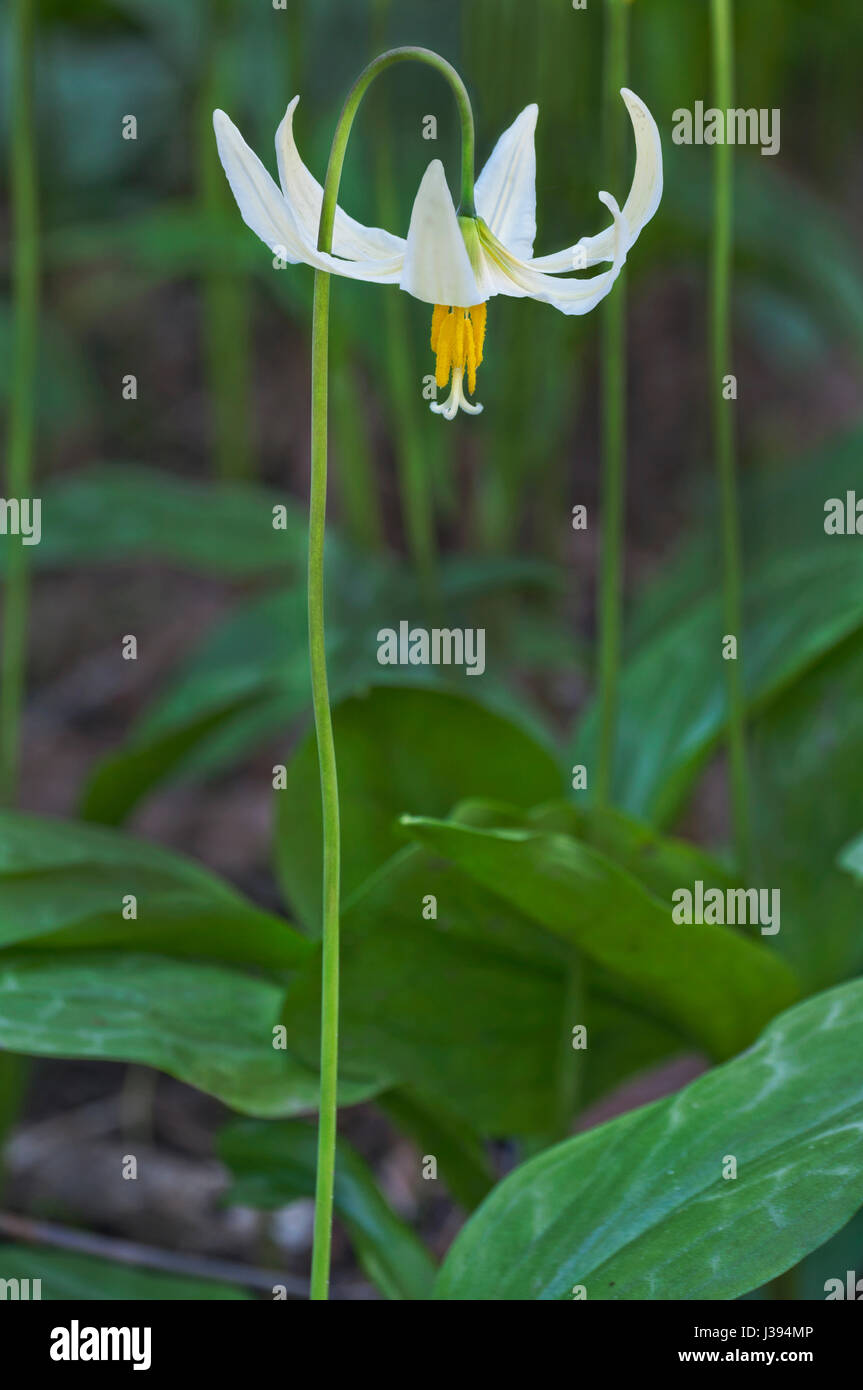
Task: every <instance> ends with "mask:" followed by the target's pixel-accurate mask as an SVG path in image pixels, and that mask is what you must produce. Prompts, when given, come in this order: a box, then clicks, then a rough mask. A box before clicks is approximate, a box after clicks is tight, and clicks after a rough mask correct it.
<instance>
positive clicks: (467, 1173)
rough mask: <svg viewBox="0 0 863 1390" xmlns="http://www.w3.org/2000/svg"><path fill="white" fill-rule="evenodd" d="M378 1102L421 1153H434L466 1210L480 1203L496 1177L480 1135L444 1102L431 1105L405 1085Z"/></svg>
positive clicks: (440, 1169) (445, 1178) (382, 1097)
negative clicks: (411, 1139)
mask: <svg viewBox="0 0 863 1390" xmlns="http://www.w3.org/2000/svg"><path fill="white" fill-rule="evenodd" d="M377 1104H378V1106H379V1107H380V1108H381V1109H382V1110H383V1111H384V1112H385V1114H387V1115H388V1116H389V1118H390V1119H391V1120H392V1121H393V1123H394V1124H396V1125H397V1126H398V1128H399V1129H401V1130H403V1131H404V1132H405V1133H406V1134H409V1135H410V1136H411V1137H412V1138H413V1139H414V1140H415V1142H416V1143H417V1144H418V1146H419V1148H420V1151H421V1152H422V1153H423V1154H434V1156H435V1158H436V1159H437V1164H438V1171H439V1172H440V1174H441V1176H442V1177H443V1179H444V1181H445V1183H446V1185H447V1187H448V1188H449V1190H450V1193H451V1195H452V1196H453V1197H454V1199H455V1200H456V1201H457V1202H459V1203H460V1204H461V1205H462V1206H463V1207H466V1208H467V1210H468V1211H473V1209H474V1207H477V1206H479V1204H480V1202H481V1201H482V1200H483V1198H484V1197H487V1196H488V1194H489V1192H490V1191H491V1189H492V1187H493V1186H494V1181H495V1179H494V1173H493V1171H492V1167H491V1164H490V1163H489V1159H488V1155H487V1153H486V1151H485V1146H484V1144H483V1141H482V1139H481V1137H480V1136H479V1135H478V1134H476V1133H475V1132H474V1131H473V1130H472V1128H471V1127H470V1126H469V1125H468V1124H466V1123H465V1122H464V1120H462V1119H461V1118H460V1117H459V1116H457V1115H453V1113H452V1111H451V1110H449V1109H448V1108H447V1107H446V1106H444V1105H441V1104H438V1105H434V1104H432V1103H431V1102H429V1101H428V1100H426V1099H425V1098H424V1097H423V1096H420V1095H419V1094H418V1093H417V1092H416V1091H411V1090H410V1089H409V1088H408V1087H406V1086H402V1087H399V1088H398V1089H395V1090H392V1091H386V1092H385V1093H384V1094H383V1095H382V1096H378V1098H377Z"/></svg>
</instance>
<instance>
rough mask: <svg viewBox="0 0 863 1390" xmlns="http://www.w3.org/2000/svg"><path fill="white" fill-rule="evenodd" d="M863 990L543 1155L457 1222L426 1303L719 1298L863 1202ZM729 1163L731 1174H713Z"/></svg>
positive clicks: (803, 1011) (788, 1022)
mask: <svg viewBox="0 0 863 1390" xmlns="http://www.w3.org/2000/svg"><path fill="white" fill-rule="evenodd" d="M861 1048H863V982H861V981H855V982H854V983H852V984H848V985H843V986H840V987H839V988H838V989H834V990H831V991H830V992H828V993H826V994H822V995H818V996H816V997H815V998H812V999H808V1000H807V1001H806V1002H805V1003H803V1004H800V1005H798V1006H797V1007H796V1008H794V1009H791V1010H790V1011H789V1012H787V1013H785V1014H783V1015H781V1016H780V1017H779V1018H777V1019H775V1020H774V1021H773V1022H772V1023H771V1024H770V1026H769V1027H768V1028H767V1030H766V1031H765V1033H764V1034H763V1036H762V1037H761V1038H760V1040H759V1041H758V1043H757V1044H756V1045H755V1046H754V1047H753V1048H751V1049H750V1050H749V1051H747V1052H745V1053H744V1054H743V1055H742V1056H740V1057H737V1058H735V1060H734V1061H732V1062H728V1063H726V1064H725V1065H724V1066H720V1067H716V1068H714V1069H713V1070H712V1071H710V1072H708V1073H707V1074H706V1075H705V1076H703V1077H700V1078H699V1079H698V1080H697V1081H695V1082H693V1083H692V1084H691V1085H690V1086H687V1087H685V1088H684V1089H683V1090H682V1091H680V1092H678V1094H677V1095H676V1096H671V1097H668V1098H667V1099H665V1100H661V1101H657V1102H655V1103H654V1104H652V1105H648V1106H645V1107H644V1108H642V1109H639V1110H634V1111H631V1112H630V1113H629V1114H627V1115H623V1116H621V1117H620V1118H618V1119H615V1120H612V1121H611V1122H610V1123H608V1124H604V1125H600V1126H598V1127H597V1128H596V1129H593V1130H589V1131H588V1132H587V1133H585V1134H581V1135H579V1136H577V1137H576V1138H574V1139H569V1140H567V1141H566V1142H565V1143H563V1144H560V1145H557V1146H556V1147H555V1148H553V1149H550V1150H548V1151H547V1152H545V1153H543V1154H541V1155H540V1156H539V1157H538V1158H535V1159H533V1160H531V1161H530V1162H529V1163H526V1164H524V1165H523V1167H521V1168H519V1169H517V1170H516V1172H515V1173H513V1174H511V1175H510V1176H509V1177H508V1178H506V1179H505V1180H504V1182H502V1183H501V1184H500V1185H499V1186H498V1187H497V1188H495V1190H494V1192H493V1193H492V1194H491V1196H490V1197H489V1198H488V1200H487V1201H486V1202H484V1203H483V1205H482V1206H481V1207H480V1209H479V1211H478V1212H476V1214H475V1215H474V1216H473V1217H472V1218H471V1219H470V1221H468V1223H467V1225H466V1226H465V1227H464V1229H463V1230H462V1232H461V1234H460V1235H459V1237H458V1239H457V1240H456V1242H455V1244H454V1246H453V1247H452V1249H451V1250H450V1252H449V1255H448V1256H447V1259H446V1261H445V1263H444V1266H443V1268H442V1270H441V1273H440V1275H439V1278H438V1283H437V1286H436V1297H438V1298H441V1299H483V1300H513V1299H518V1300H563V1299H571V1298H572V1297H573V1291H574V1290H575V1289H576V1288H577V1287H578V1286H582V1287H583V1288H584V1289H585V1290H586V1296H587V1298H588V1299H607V1300H617V1299H620V1300H634V1299H644V1300H651V1301H654V1300H661V1299H668V1300H676V1299H679V1300H702V1299H732V1298H736V1297H738V1296H739V1295H740V1294H742V1293H746V1292H748V1291H749V1290H750V1289H753V1288H757V1287H758V1286H759V1285H761V1284H763V1283H765V1282H766V1281H767V1280H768V1279H771V1278H773V1277H775V1276H776V1275H777V1274H780V1273H782V1272H783V1271H784V1270H786V1269H788V1268H790V1267H791V1266H792V1265H794V1264H795V1263H796V1262H797V1261H799V1260H800V1259H802V1258H803V1256H804V1255H806V1254H808V1252H809V1251H811V1250H813V1249H815V1248H816V1247H817V1246H819V1245H821V1244H822V1243H823V1242H824V1241H825V1240H827V1239H829V1237H830V1236H832V1235H833V1233H834V1232H835V1231H837V1230H839V1229H840V1228H841V1227H842V1226H843V1225H844V1223H845V1222H846V1221H848V1220H849V1218H850V1217H851V1216H852V1215H853V1213H854V1212H855V1211H856V1210H857V1208H858V1206H859V1205H860V1203H861V1201H863V1167H861V1164H860V1144H861V1136H863V1075H861V1070H860V1065H859V1057H860V1052H861ZM729 1157H733V1158H734V1159H736V1162H737V1177H736V1178H734V1179H731V1178H727V1179H726V1178H723V1167H724V1165H726V1164H727V1163H728V1159H729Z"/></svg>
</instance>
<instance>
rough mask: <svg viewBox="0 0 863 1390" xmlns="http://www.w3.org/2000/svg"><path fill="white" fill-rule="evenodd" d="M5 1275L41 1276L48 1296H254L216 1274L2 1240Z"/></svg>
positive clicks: (1, 1274)
mask: <svg viewBox="0 0 863 1390" xmlns="http://www.w3.org/2000/svg"><path fill="white" fill-rule="evenodd" d="M0 1279H30V1280H33V1279H41V1281H42V1288H41V1296H42V1299H43V1301H45V1300H51V1299H55V1300H60V1299H62V1300H67V1301H68V1300H74V1301H75V1302H78V1301H79V1300H93V1299H98V1300H100V1301H104V1302H112V1301H113V1300H114V1299H129V1300H131V1301H134V1302H136V1303H140V1302H145V1301H149V1302H161V1303H176V1302H179V1301H181V1300H189V1299H191V1300H193V1301H201V1302H203V1301H209V1300H213V1299H215V1300H217V1301H220V1300H221V1301H224V1300H240V1299H249V1298H251V1295H250V1294H248V1293H246V1291H245V1290H244V1289H239V1288H235V1287H234V1286H233V1285H231V1284H219V1283H216V1281H215V1280H212V1279H187V1278H184V1277H181V1276H179V1275H173V1274H162V1273H161V1272H160V1273H155V1272H152V1271H150V1270H147V1269H138V1268H135V1267H131V1266H129V1265H123V1264H118V1263H115V1261H113V1260H105V1259H101V1258H99V1257H98V1256H95V1255H77V1254H72V1253H71V1252H69V1251H66V1250H46V1249H45V1248H44V1247H36V1248H34V1247H32V1246H29V1245H0ZM31 1289H32V1285H31ZM31 1297H32V1293H31Z"/></svg>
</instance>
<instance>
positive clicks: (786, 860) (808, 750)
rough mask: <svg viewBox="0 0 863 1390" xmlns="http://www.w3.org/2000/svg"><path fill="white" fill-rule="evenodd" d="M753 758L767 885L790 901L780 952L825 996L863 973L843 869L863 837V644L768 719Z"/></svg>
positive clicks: (803, 685)
mask: <svg viewBox="0 0 863 1390" xmlns="http://www.w3.org/2000/svg"><path fill="white" fill-rule="evenodd" d="M750 749H751V752H750V776H751V785H752V826H753V835H754V841H755V847H756V853H757V855H758V866H759V877H760V878H761V879H762V881H763V882H766V883H769V884H771V885H773V886H775V887H777V888H778V889H779V890H780V892H781V894H782V931H781V932H780V934H779V936H778V937H777V946H778V948H779V949H780V950H781V951H782V952H783V954H784V955H785V956H786V957H787V959H788V960H789V961H790V962H791V964H792V965H793V966H794V968H795V970H797V972H798V973H799V974H800V976H801V977H802V978H803V980H804V981H805V983H806V986H807V990H808V991H809V992H811V991H812V990H814V989H823V988H826V987H827V986H829V985H832V984H835V983H837V982H838V981H839V980H842V979H847V978H848V976H849V975H852V974H856V973H857V972H859V971H860V970H861V969H863V934H861V930H860V923H861V908H863V903H861V897H860V888H859V886H858V884H857V883H855V881H854V878H853V875H852V873H849V872H848V870H849V868H851V867H852V866H851V863H849V862H848V859H847V858H846V861H845V863H844V865H843V864H842V863H839V862H837V861H838V860H839V856H840V855H841V854H842V851H843V849H844V848H845V847H846V846H847V845H848V841H849V840H850V838H851V836H853V835H855V834H856V833H857V831H858V830H859V828H860V776H859V768H860V766H861V762H863V637H860V636H858V637H855V638H853V639H852V640H851V641H850V642H848V643H846V644H845V646H844V647H842V648H840V649H839V650H838V651H836V652H835V653H833V654H832V655H831V656H830V657H829V658H828V659H827V660H825V661H824V662H822V663H821V664H820V665H819V666H818V667H817V668H816V669H815V670H814V671H813V672H812V673H811V674H810V675H809V676H808V677H807V679H806V680H805V681H801V682H800V683H799V685H797V686H795V688H794V689H793V690H790V691H789V692H788V693H787V695H785V696H784V697H783V698H782V699H781V700H779V701H777V703H776V704H775V705H774V706H773V707H772V708H771V709H770V710H768V711H766V712H765V714H764V716H763V717H762V718H761V719H760V720H757V721H756V722H755V724H754V725H753V727H752V729H751V733H750Z"/></svg>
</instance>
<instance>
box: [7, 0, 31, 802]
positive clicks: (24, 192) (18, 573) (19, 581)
mask: <svg viewBox="0 0 863 1390" xmlns="http://www.w3.org/2000/svg"><path fill="white" fill-rule="evenodd" d="M34 11H35V6H34V3H33V0H15V4H14V8H13V12H12V38H11V42H12V59H11V72H12V76H11V84H12V122H11V124H12V129H11V136H10V140H11V146H12V148H11V154H10V173H11V178H10V184H11V203H12V241H13V246H12V286H13V290H12V293H13V328H12V381H11V392H10V402H9V425H8V437H7V455H6V459H7V462H6V494H7V497H10V498H17V499H19V501H20V500H21V499H23V498H25V497H27V498H29V497H30V495H31V481H32V473H33V437H34V430H35V423H34V417H35V390H36V362H37V352H38V332H39V242H38V235H39V225H38V203H37V187H36V146H35V134H34V125H33V47H34V42H33V41H34V29H35V13H34ZM29 598H30V563H29V557H28V550H27V548H25V546H24V544H23V540H22V538H21V537H16V538H9V539H8V541H7V545H6V586H5V594H4V601H3V659H2V673H0V803H2V804H3V805H7V806H9V805H12V804H13V803H14V801H15V795H16V788H17V782H18V760H19V742H20V727H21V705H22V700H23V692H24V676H25V666H26V655H27V614H28V609H29Z"/></svg>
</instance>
